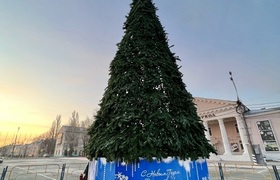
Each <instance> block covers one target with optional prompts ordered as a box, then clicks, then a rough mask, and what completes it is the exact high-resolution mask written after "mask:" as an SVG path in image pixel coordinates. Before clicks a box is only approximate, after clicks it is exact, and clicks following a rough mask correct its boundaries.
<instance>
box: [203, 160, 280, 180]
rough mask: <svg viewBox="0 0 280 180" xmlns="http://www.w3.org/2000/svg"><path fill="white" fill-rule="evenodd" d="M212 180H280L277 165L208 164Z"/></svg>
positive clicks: (279, 170) (279, 171)
mask: <svg viewBox="0 0 280 180" xmlns="http://www.w3.org/2000/svg"><path fill="white" fill-rule="evenodd" d="M208 169H209V177H210V179H211V180H231V179H236V180H275V179H276V180H280V178H279V173H280V169H279V168H278V169H277V166H276V165H272V166H260V165H253V164H248V163H241V162H238V163H229V162H224V163H222V162H208Z"/></svg>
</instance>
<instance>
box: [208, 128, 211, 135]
mask: <svg viewBox="0 0 280 180" xmlns="http://www.w3.org/2000/svg"><path fill="white" fill-rule="evenodd" d="M208 131H209V134H210V136H212V131H211V128H208Z"/></svg>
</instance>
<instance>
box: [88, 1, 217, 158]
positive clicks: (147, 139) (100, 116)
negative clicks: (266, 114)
mask: <svg viewBox="0 0 280 180" xmlns="http://www.w3.org/2000/svg"><path fill="white" fill-rule="evenodd" d="M123 29H124V30H125V35H124V37H123V39H122V41H121V42H120V43H119V44H118V51H117V53H116V56H115V58H114V59H113V61H112V62H111V64H110V79H109V81H108V87H107V88H106V90H105V93H104V95H103V98H102V100H101V103H100V110H99V111H98V112H97V115H96V116H95V122H94V124H93V125H92V126H91V128H90V130H89V135H90V141H89V144H88V147H87V150H88V155H89V156H90V157H91V158H96V157H106V158H107V160H108V161H114V160H124V161H125V162H133V161H138V160H139V157H143V158H147V159H148V160H151V159H152V158H153V157H156V158H157V159H159V160H160V159H162V158H165V157H168V156H173V157H178V158H181V159H188V158H191V159H193V160H194V159H198V158H199V157H206V158H207V157H209V154H210V153H211V152H212V153H215V149H214V148H213V146H211V145H210V144H209V142H208V140H207V139H206V138H205V135H204V131H205V129H204V126H203V125H202V123H201V120H200V118H199V116H198V115H197V112H196V107H195V104H194V103H193V97H192V95H191V94H190V93H189V92H188V91H187V90H186V86H185V84H184V83H183V81H182V74H181V73H180V72H179V67H178V65H177V64H176V61H177V60H179V59H178V57H176V56H175V55H174V53H172V52H171V51H170V48H169V46H168V42H167V35H166V33H165V31H164V29H163V27H162V25H161V23H160V21H159V18H158V16H157V15H156V8H155V6H154V4H153V2H152V0H133V2H132V3H131V10H130V12H129V14H128V17H127V20H126V22H125V23H124V27H123Z"/></svg>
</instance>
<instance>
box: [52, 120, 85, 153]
mask: <svg viewBox="0 0 280 180" xmlns="http://www.w3.org/2000/svg"><path fill="white" fill-rule="evenodd" d="M88 139H89V138H88V135H87V129H86V128H83V127H73V126H62V127H61V129H60V130H59V132H58V136H57V139H56V145H55V151H54V156H57V157H63V156H84V148H85V144H86V143H87V142H88Z"/></svg>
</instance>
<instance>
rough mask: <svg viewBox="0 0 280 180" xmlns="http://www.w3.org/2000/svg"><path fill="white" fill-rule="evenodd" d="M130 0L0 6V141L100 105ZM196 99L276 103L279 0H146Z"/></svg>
mask: <svg viewBox="0 0 280 180" xmlns="http://www.w3.org/2000/svg"><path fill="white" fill-rule="evenodd" d="M131 1H132V0H113V1H112V0H83V1H74V0H60V1H46V0H36V1H35V0H23V1H3V2H1V6H0V123H1V125H0V146H1V145H3V144H4V143H5V144H9V143H12V142H13V139H14V138H15V134H16V133H17V130H18V127H20V129H19V131H18V136H19V137H18V138H19V139H21V141H23V139H26V137H31V136H32V137H33V136H37V135H39V134H42V133H44V132H46V131H47V130H48V129H49V128H50V126H51V124H52V121H53V120H55V118H56V116H57V115H61V117H62V124H67V123H68V120H69V117H70V116H71V113H72V112H73V111H77V112H78V113H79V116H80V121H81V120H84V119H85V118H87V117H92V115H93V114H94V113H95V112H96V110H98V107H99V106H98V104H99V102H100V100H101V98H102V96H103V93H104V89H105V88H106V86H107V81H108V79H109V64H110V62H111V61H112V60H113V58H114V56H115V54H116V51H117V46H116V44H117V43H119V42H120V41H121V39H122V36H123V35H124V32H123V29H122V27H123V23H124V22H125V20H126V18H125V16H126V15H127V14H128V12H129V10H130V6H129V4H130V3H131ZM153 2H154V3H155V5H156V7H158V9H159V10H158V11H157V15H158V16H159V19H160V21H161V23H162V25H163V27H164V29H165V31H166V33H168V39H169V45H170V46H171V45H174V47H172V48H171V51H172V52H174V53H176V56H179V58H180V59H181V61H180V62H178V64H179V65H180V66H182V67H181V69H180V71H181V72H182V73H183V75H184V76H183V81H184V83H185V84H186V86H187V87H186V88H187V90H188V91H189V92H190V93H191V94H192V95H193V96H194V97H205V98H213V99H224V100H233V101H235V100H236V93H235V90H234V86H233V84H232V82H231V81H230V79H229V74H228V72H229V71H231V72H232V73H233V78H234V81H235V84H236V86H237V89H238V95H239V98H240V99H241V100H242V102H243V103H244V104H245V105H247V106H248V107H252V108H261V107H264V106H271V107H273V106H280V83H279V82H280V80H279V79H280V33H279V32H280V23H279V19H280V1H279V0H254V1H252V0H242V1H224V0H211V1H209V0H176V1H175V0H172V1H170V0H154V1H153Z"/></svg>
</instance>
